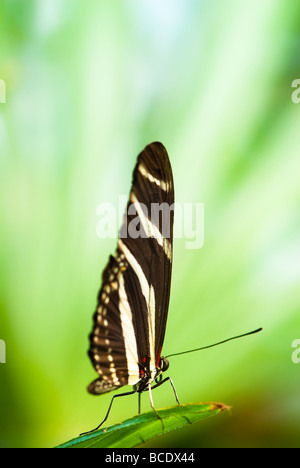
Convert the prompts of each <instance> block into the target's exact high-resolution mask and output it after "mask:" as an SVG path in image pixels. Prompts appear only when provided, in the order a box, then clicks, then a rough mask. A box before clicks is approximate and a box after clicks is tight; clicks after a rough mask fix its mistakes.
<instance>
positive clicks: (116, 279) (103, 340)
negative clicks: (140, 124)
mask: <svg viewBox="0 0 300 468" xmlns="http://www.w3.org/2000/svg"><path fill="white" fill-rule="evenodd" d="M173 223H174V182H173V175H172V168H171V164H170V160H169V157H168V153H167V151H166V149H165V147H164V146H163V144H162V143H159V142H154V143H151V144H150V145H148V146H147V147H146V148H145V149H144V150H143V151H142V152H141V153H140V154H139V156H138V158H137V162H136V165H135V168H134V171H133V178H132V185H131V190H130V195H129V201H128V203H127V208H126V212H125V215H124V222H123V225H122V227H121V229H120V232H119V238H118V244H117V249H116V253H115V256H112V255H111V256H110V258H109V261H108V264H107V266H106V267H105V269H104V271H103V274H102V285H101V288H100V291H99V293H98V301H97V308H96V311H95V313H94V316H93V329H92V332H91V334H90V336H89V340H90V348H89V351H88V355H89V357H90V359H91V362H92V364H93V366H94V368H95V370H96V371H97V373H98V375H99V376H98V378H97V379H96V380H94V381H93V382H92V383H91V384H90V385H89V386H88V391H89V392H90V393H92V394H95V395H100V394H103V393H107V392H110V391H112V390H116V389H119V388H120V387H123V386H125V385H132V386H133V390H132V391H130V392H126V393H121V394H117V395H115V396H114V397H113V398H112V401H111V404H110V406H109V409H108V412H107V415H106V417H105V419H104V420H103V421H102V422H101V424H99V426H98V427H97V428H96V429H98V428H99V427H100V426H101V425H102V424H103V423H104V421H105V420H106V419H107V417H108V414H109V411H110V408H111V405H112V402H113V399H114V398H115V397H119V396H124V395H130V394H133V393H136V392H137V393H138V394H139V411H140V395H141V393H142V392H144V391H149V395H150V403H151V406H152V408H153V409H154V411H155V412H156V410H155V408H154V405H153V400H152V393H151V390H152V389H153V388H155V387H157V386H159V385H161V384H162V383H164V382H166V381H170V383H171V385H172V387H173V390H174V394H175V397H176V401H177V403H178V404H179V400H178V397H177V393H176V390H175V387H174V384H173V382H172V379H171V378H170V377H166V378H165V379H162V374H163V372H165V371H166V370H167V369H168V367H169V362H168V360H167V359H166V358H164V357H162V355H161V351H162V346H163V342H164V337H165V330H166V323H167V315H168V307H169V298H170V286H171V272H172V257H173ZM156 414H157V413H156Z"/></svg>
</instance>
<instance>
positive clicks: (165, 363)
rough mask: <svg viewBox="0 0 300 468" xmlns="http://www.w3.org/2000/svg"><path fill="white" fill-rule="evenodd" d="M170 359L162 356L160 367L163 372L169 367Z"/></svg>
mask: <svg viewBox="0 0 300 468" xmlns="http://www.w3.org/2000/svg"><path fill="white" fill-rule="evenodd" d="M169 365H170V364H169V361H168V359H167V358H164V357H162V358H161V360H160V368H161V370H162V371H163V372H165V371H166V370H168V369H169Z"/></svg>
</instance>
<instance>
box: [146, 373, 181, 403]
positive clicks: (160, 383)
mask: <svg viewBox="0 0 300 468" xmlns="http://www.w3.org/2000/svg"><path fill="white" fill-rule="evenodd" d="M167 381H169V382H170V384H171V385H172V388H173V392H174V395H175V398H176V401H177V404H178V405H180V402H179V399H178V395H177V392H176V388H175V385H174V383H173V380H172V379H171V377H166V378H165V379H163V380H161V381H160V382H158V383H157V384H156V385H153V387H152V389H153V388H156V387H159V386H160V385H162V384H163V383H165V382H167Z"/></svg>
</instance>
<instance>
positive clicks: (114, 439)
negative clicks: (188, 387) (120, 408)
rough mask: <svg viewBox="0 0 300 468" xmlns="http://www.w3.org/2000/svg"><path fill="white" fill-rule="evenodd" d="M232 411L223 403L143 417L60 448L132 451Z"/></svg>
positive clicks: (151, 412)
mask: <svg viewBox="0 0 300 468" xmlns="http://www.w3.org/2000/svg"><path fill="white" fill-rule="evenodd" d="M227 409H229V406H226V405H224V404H223V403H194V404H188V405H178V406H171V407H169V408H164V409H160V410H157V413H158V415H159V417H160V418H161V419H158V418H157V416H156V414H155V413H154V411H149V412H148V413H143V414H140V415H138V416H135V417H133V418H130V419H127V420H126V421H124V422H122V423H121V424H115V425H113V426H109V427H106V428H104V429H101V430H99V431H95V432H91V433H88V434H84V435H82V436H80V437H77V438H75V439H72V440H70V441H69V442H66V443H64V444H62V445H59V446H58V447H57V448H132V447H136V446H137V445H140V444H141V443H143V442H146V441H147V440H149V439H152V438H153V437H156V436H159V435H161V434H165V433H166V432H169V431H172V430H174V429H178V428H180V427H184V426H187V425H188V424H192V423H194V422H197V421H200V420H202V419H205V418H208V417H209V416H213V415H215V414H218V413H220V412H222V411H224V410H227Z"/></svg>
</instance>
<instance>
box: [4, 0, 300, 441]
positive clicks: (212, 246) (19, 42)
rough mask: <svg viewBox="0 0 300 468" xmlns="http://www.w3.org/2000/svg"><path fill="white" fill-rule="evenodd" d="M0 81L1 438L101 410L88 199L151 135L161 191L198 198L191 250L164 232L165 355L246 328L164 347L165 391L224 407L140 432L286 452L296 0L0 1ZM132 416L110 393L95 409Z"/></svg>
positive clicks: (298, 240) (128, 402)
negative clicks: (160, 156) (90, 351)
mask: <svg viewBox="0 0 300 468" xmlns="http://www.w3.org/2000/svg"><path fill="white" fill-rule="evenodd" d="M0 78H1V79H3V80H4V81H5V83H6V104H0V190H1V198H0V207H1V211H0V217H1V218H0V219H1V229H0V245H1V251H0V256H1V271H0V288H1V295H0V338H1V339H3V340H5V343H6V352H7V358H6V359H7V362H6V364H0V445H1V446H2V447H52V446H54V445H56V444H59V443H63V442H65V441H66V440H68V439H70V438H72V437H75V436H77V435H78V434H79V433H80V432H82V431H85V430H88V429H91V428H92V427H94V426H95V425H97V424H98V423H99V422H100V420H101V418H102V417H103V415H104V413H105V412H106V409H107V407H108V404H109V401H110V399H111V396H112V395H111V394H107V395H104V396H101V397H94V396H92V395H89V394H88V393H87V391H86V386H87V385H88V384H89V383H90V381H91V380H92V379H94V378H95V377H96V374H95V372H94V370H93V368H92V366H91V364H90V362H89V359H88V357H87V354H86V351H87V348H88V334H89V332H90V330H91V327H92V314H93V311H94V308H95V303H96V294H97V291H98V288H99V285H100V276H101V272H102V269H103V267H104V266H105V264H106V261H107V258H108V255H109V254H110V253H113V252H114V249H115V246H116V239H99V238H98V237H97V234H96V226H97V223H98V221H99V217H98V216H97V213H96V209H97V206H98V205H99V203H101V202H111V203H115V204H117V203H118V197H119V195H120V194H127V193H128V192H129V188H130V181H131V174H132V169H133V167H134V164H135V160H136V156H137V154H138V153H139V152H140V151H141V150H142V149H143V147H144V146H145V145H146V144H148V143H150V142H151V141H153V140H160V141H162V142H163V143H164V144H165V146H166V147H167V149H168V152H169V155H170V159H171V162H172V166H173V172H174V179H175V190H176V201H178V202H180V203H183V202H191V203H194V204H195V203H196V202H198V203H201V202H202V203H204V206H205V226H204V230H205V242H204V245H203V247H202V248H201V249H199V250H188V249H186V245H185V243H186V239H184V238H182V239H180V238H178V239H176V241H175V247H174V268H173V279H172V291H171V301H170V310H169V320H168V326H167V333H166V339H165V344H164V353H165V354H170V353H174V352H178V351H182V350H186V349H191V348H195V347H199V346H204V345H207V344H210V343H212V342H216V341H219V340H222V339H224V338H227V337H229V336H232V335H235V334H239V333H243V332H246V331H249V330H252V329H255V328H257V327H260V326H262V327H264V331H263V332H262V333H260V334H258V335H253V336H251V337H247V338H244V339H242V340H240V341H234V342H231V343H227V344H225V345H223V346H220V347H217V348H213V349H211V350H206V351H202V352H199V353H195V354H190V355H186V356H179V357H174V358H173V359H172V360H171V364H170V368H169V371H168V375H170V376H171V377H172V379H173V380H174V382H175V385H176V388H177V392H178V394H179V397H180V399H181V401H182V402H183V403H188V402H195V401H222V402H224V403H226V404H228V405H231V406H232V410H231V412H230V413H222V414H221V415H219V416H216V417H214V418H212V419H209V420H206V421H204V422H202V423H199V424H196V425H193V426H191V427H188V428H186V429H182V430H180V431H177V432H174V433H170V434H167V435H165V436H163V437H161V438H158V439H154V440H153V441H151V443H150V442H149V443H148V444H147V446H152V447H298V446H299V445H300V443H299V436H300V364H295V363H293V362H292V359H291V356H292V352H293V351H294V349H293V348H292V342H293V340H295V339H299V338H300V320H299V299H300V292H299V280H300V261H299V259H300V237H299V234H300V218H299V204H300V183H299V176H300V171H299V170H300V161H299V158H300V154H299V143H300V139H299V135H300V104H299V105H297V104H294V103H293V102H292V99H291V95H292V91H293V89H292V88H291V83H292V81H293V80H295V79H297V78H300V2H299V1H293V2H286V0H264V1H263V2H262V1H261V0H251V1H245V2H241V1H240V0H209V1H208V0H163V1H160V0H118V1H113V2H112V1H109V0H87V1H85V2H82V1H81V0H26V2H25V1H24V0H1V1H0ZM175 216H176V214H175ZM153 397H154V402H155V405H156V407H157V408H160V407H164V406H169V405H173V404H174V397H173V394H172V390H171V388H170V387H169V386H168V385H165V386H162V387H161V388H160V389H157V390H155V392H154V395H153ZM149 409H150V406H149V403H148V398H147V395H145V396H144V398H143V410H144V411H147V410H149ZM136 412H137V397H135V396H132V397H126V398H124V399H120V400H117V401H116V402H115V403H114V407H113V410H112V412H111V415H110V418H109V421H108V423H109V424H112V423H114V422H118V421H122V420H123V419H126V418H128V417H131V416H133V415H134V414H136Z"/></svg>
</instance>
